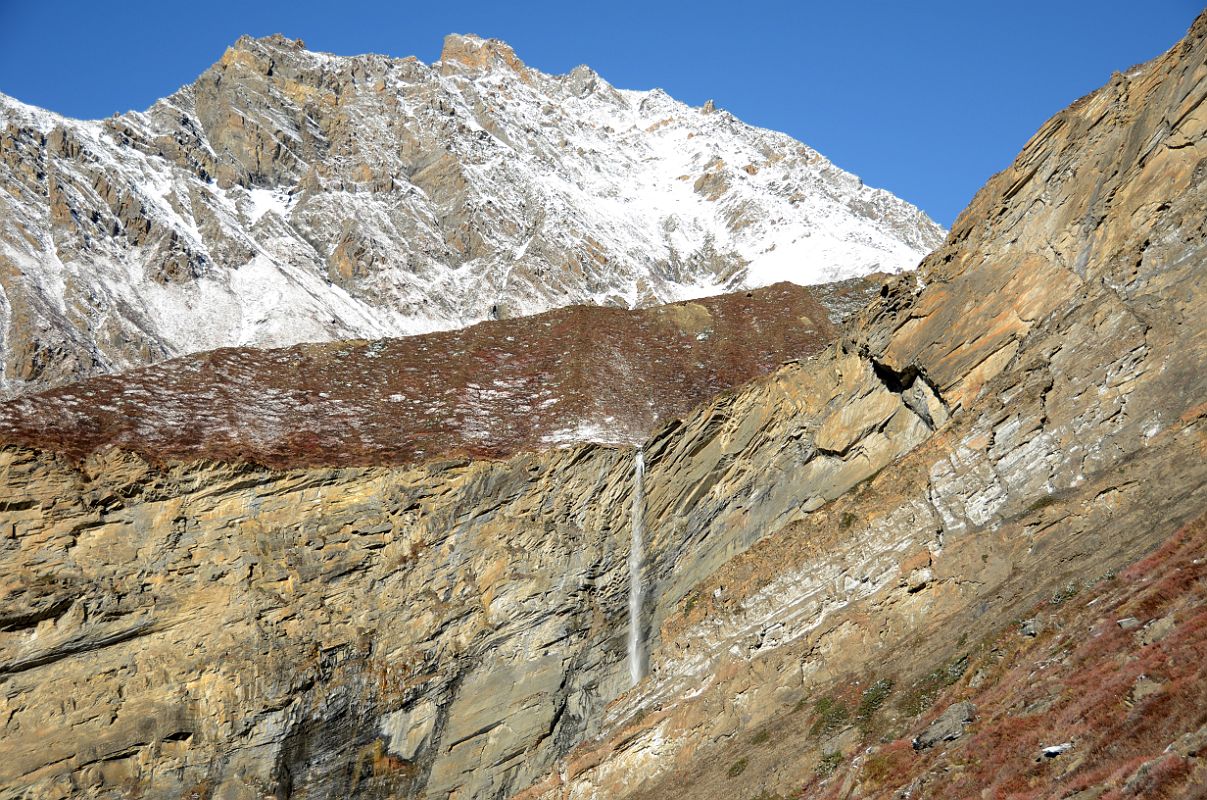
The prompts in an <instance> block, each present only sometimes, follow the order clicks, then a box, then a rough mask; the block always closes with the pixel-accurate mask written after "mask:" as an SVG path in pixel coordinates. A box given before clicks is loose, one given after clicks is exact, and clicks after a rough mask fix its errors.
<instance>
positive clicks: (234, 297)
mask: <svg viewBox="0 0 1207 800" xmlns="http://www.w3.org/2000/svg"><path fill="white" fill-rule="evenodd" d="M0 185H2V186H3V187H4V188H5V189H6V190H7V191H5V192H0V290H2V291H3V295H4V296H3V299H0V325H2V330H3V334H2V335H3V341H2V342H0V345H2V347H3V359H4V363H3V370H4V371H3V375H2V379H0V381H2V382H0V392H2V393H4V394H15V393H20V392H23V391H28V390H31V389H37V388H41V387H45V386H49V385H54V384H56V383H61V382H63V381H65V380H70V379H73V378H77V377H81V376H84V375H90V374H96V373H103V372H112V371H116V370H120V369H124V368H128V367H131V366H135V365H139V364H143V363H149V362H154V361H158V360H162V359H164V358H168V357H172V356H175V355H181V354H184V353H189V352H196V351H200V350H206V349H212V348H216V347H222V346H228V345H258V346H282V345H289V344H293V343H297V342H302V341H323V340H330V339H336V338H356V337H363V338H377V337H384V336H399V335H407V334H412V333H420V332H426V331H432V330H439V329H448V328H455V327H461V326H464V325H466V324H469V323H472V322H475V321H479V320H482V319H486V318H489V317H510V316H521V315H529V314H534V313H538V312H540V311H544V310H547V309H550V308H556V307H560V306H565V305H571V304H580V303H587V304H607V305H620V306H628V307H637V306H643V305H649V304H652V303H658V302H668V301H673V300H680V299H688V298H692V297H699V296H704V295H708V294H714V293H718V292H722V291H728V290H735V289H740V288H751V287H755V286H764V285H769V284H771V283H774V282H776V281H779V280H790V281H793V282H796V283H801V284H812V283H821V282H827V281H832V280H838V279H843V278H848V277H853V276H856V275H863V274H867V273H870V272H875V271H884V272H896V271H900V270H903V269H908V268H912V267H913V266H914V265H915V264H916V262H917V261H918V260H919V259H920V258H921V256H923V255H924V254H925V253H927V252H929V251H930V250H931V249H932V248H933V247H935V246H936V245H937V244H938V243H939V242H940V241H941V240H942V236H943V233H944V232H943V230H942V229H941V228H940V227H939V226H937V225H936V224H935V223H934V222H932V221H931V220H930V219H929V218H927V217H926V216H925V215H924V214H923V213H922V212H920V211H918V210H917V209H916V208H914V207H913V206H911V205H909V204H908V203H905V202H904V201H901V200H899V199H897V198H895V197H893V196H892V195H891V194H889V193H887V192H885V191H883V190H879V189H873V188H870V187H867V186H864V185H863V183H862V182H861V181H860V180H859V179H858V178H856V177H855V176H853V175H851V174H849V173H847V172H844V171H842V170H840V169H838V168H837V167H835V166H833V165H832V164H830V163H829V162H828V161H827V160H826V159H825V158H823V157H822V156H821V155H820V154H818V153H817V152H816V151H814V150H812V149H810V148H809V147H807V146H805V145H803V144H801V143H800V142H797V141H795V140H794V139H792V138H791V137H788V136H786V135H784V134H780V133H775V132H772V131H767V130H762V129H758V128H754V127H751V126H749V125H746V124H744V123H742V122H741V121H739V120H737V119H736V118H735V117H733V116H732V115H730V114H728V113H727V112H725V111H722V110H718V109H714V108H713V107H712V104H711V103H709V104H707V105H706V106H704V107H702V108H691V107H689V106H686V105H684V104H683V103H680V102H678V101H675V100H674V99H672V98H670V97H669V96H668V95H667V94H666V93H665V92H662V91H661V90H657V89H655V90H652V91H632V90H620V89H616V88H614V87H612V86H611V85H609V84H608V83H607V82H606V81H605V80H603V78H601V77H600V76H599V75H597V74H596V73H595V72H593V71H592V70H590V69H589V68H587V67H577V68H576V69H574V70H572V71H571V72H570V73H568V74H566V75H560V76H555V75H548V74H545V73H542V72H540V71H538V70H535V69H532V68H530V67H527V66H526V65H524V64H523V63H522V62H521V61H520V60H519V59H518V58H517V57H516V55H515V53H514V52H513V51H512V50H511V48H510V47H508V46H507V45H505V44H503V43H502V42H498V41H496V40H483V39H480V38H478V37H474V36H459V35H452V36H449V37H448V38H447V39H446V42H445V47H444V51H443V53H442V55H441V58H440V60H439V61H437V62H435V63H433V64H430V65H427V64H423V63H422V62H420V61H418V60H416V59H414V58H405V59H394V58H388V57H385V56H378V55H365V56H352V57H344V56H333V55H328V54H322V53H313V52H309V51H307V50H305V49H304V48H303V46H302V43H301V42H296V41H291V40H288V39H285V38H284V37H280V36H272V37H267V38H265V39H251V38H248V37H244V38H241V39H240V40H239V41H238V42H236V43H235V45H234V46H232V47H231V48H230V49H228V50H227V52H226V53H225V54H224V55H223V57H222V59H221V60H220V61H219V62H218V63H217V64H215V65H214V66H213V67H212V68H210V69H209V70H207V71H206V72H205V73H204V74H203V75H202V76H201V77H199V78H198V80H197V81H196V82H194V83H193V84H191V85H189V86H186V87H184V88H182V89H181V90H180V91H178V92H176V93H175V94H173V95H172V96H170V97H168V98H165V99H164V100H161V101H159V102H157V103H156V104H155V105H153V106H152V107H151V108H150V109H148V110H147V111H145V112H131V113H127V114H123V115H119V116H114V117H111V118H109V119H106V120H101V121H78V120H71V119H66V118H63V117H60V116H57V115H55V114H52V113H50V112H46V111H43V110H41V109H36V108H33V107H31V106H27V105H25V104H22V103H19V102H17V101H14V100H12V99H10V98H6V97H4V96H2V95H0Z"/></svg>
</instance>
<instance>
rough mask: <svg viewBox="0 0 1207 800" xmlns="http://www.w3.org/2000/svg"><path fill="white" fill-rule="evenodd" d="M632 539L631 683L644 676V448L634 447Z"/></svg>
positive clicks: (630, 564) (630, 560) (630, 596)
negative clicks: (642, 570) (642, 574)
mask: <svg viewBox="0 0 1207 800" xmlns="http://www.w3.org/2000/svg"><path fill="white" fill-rule="evenodd" d="M631 529H632V542H631V544H630V545H629V677H630V678H632V680H633V685H634V686H636V685H637V683H638V682H639V681H640V680H641V679H642V678H643V677H645V641H644V638H643V636H642V627H641V606H642V601H643V599H644V588H643V587H642V585H641V567H642V564H643V563H644V561H645V452H644V451H643V450H642V449H641V448H637V456H636V459H635V461H634V464H633V520H632V525H631Z"/></svg>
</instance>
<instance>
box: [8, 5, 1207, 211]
mask: <svg viewBox="0 0 1207 800" xmlns="http://www.w3.org/2000/svg"><path fill="white" fill-rule="evenodd" d="M1201 9H1202V6H1200V5H1198V3H1197V2H1185V1H1183V0H1146V1H1145V2H1138V0H1128V1H1127V2H1123V1H1122V0H1095V1H1094V2H1081V1H1080V0H1078V1H1077V2H1074V1H1072V0H1069V1H1067V2H1066V1H1063V0H1042V2H1040V1H1037V0H1015V1H1014V2H1009V3H998V2H993V3H990V2H979V1H978V0H971V2H970V1H969V0H965V1H964V2H954V1H953V2H948V1H947V0H935V1H934V2H905V1H904V0H898V1H897V2H887V1H884V2H854V1H848V2H841V0H833V2H825V3H822V2H804V1H800V2H760V1H759V0H746V2H724V3H720V2H694V3H665V2H664V3H657V2H651V0H646V2H628V0H624V1H623V2H605V3H572V2H565V1H564V0H562V1H561V2H506V1H505V0H503V1H502V2H500V0H495V2H468V1H462V2H456V1H455V0H454V1H453V2H449V1H448V0H425V2H421V3H416V2H393V3H385V2H375V3H373V2H363V1H362V0H339V2H331V0H326V1H325V2H310V0H294V2H271V1H263V2H261V1H257V2H249V1H248V0H241V1H239V2H235V1H228V0H215V1H214V2H208V3H177V2H164V1H163V0H160V2H142V1H141V0H135V1H133V2H120V3H105V2H95V0H94V1H93V2H68V1H66V0H64V1H62V2H57V3H48V2H42V1H41V0H36V1H32V0H31V1H30V2H17V1H16V0H0V91H3V92H4V93H6V94H9V95H12V96H14V97H16V98H18V99H20V100H23V101H25V102H27V103H33V104H35V105H40V106H45V107H47V108H50V109H52V110H54V111H58V112H60V113H63V114H68V115H71V116H77V117H103V116H108V115H109V114H111V113H114V112H117V111H124V110H126V109H130V108H145V107H146V106H148V105H150V104H151V103H152V102H153V101H154V100H155V99H156V98H158V97H161V96H163V95H165V94H168V93H169V92H171V91H173V90H175V89H176V88H177V87H179V86H180V85H182V84H185V83H188V82H190V81H192V80H193V79H194V78H195V77H196V76H197V75H198V74H199V73H200V72H202V71H203V70H204V69H205V68H206V67H208V66H209V65H210V64H211V63H213V62H214V61H216V60H217V59H218V57H219V56H221V54H222V51H223V50H224V49H225V47H226V46H227V45H228V44H230V43H231V42H233V41H234V40H235V39H236V38H238V36H239V35H240V34H243V33H250V34H252V35H254V36H262V35H266V34H269V33H276V32H280V33H284V34H286V35H288V36H290V37H294V38H301V39H304V40H305V41H306V44H307V46H308V47H310V48H311V49H317V50H325V51H329V52H334V53H342V54H352V53H362V52H378V53H388V54H390V55H394V56H406V55H415V56H418V57H419V58H420V59H422V60H423V61H432V60H435V59H436V58H437V57H438V56H439V53H440V44H441V40H442V39H443V36H444V34H446V33H449V32H453V31H456V32H459V33H477V34H480V35H482V36H494V37H498V38H501V39H504V40H506V41H507V42H509V43H510V44H511V45H512V46H513V47H514V48H515V49H516V52H517V54H518V55H519V56H520V58H522V59H523V60H524V61H525V62H527V63H528V64H530V65H532V66H534V67H537V68H538V69H542V70H545V71H547V72H565V71H567V70H569V69H571V68H573V67H574V66H575V65H577V64H581V63H586V64H590V65H591V66H592V67H594V68H595V69H596V70H597V71H598V72H599V73H600V74H602V75H603V76H604V77H605V78H607V79H608V80H609V81H611V82H612V83H613V84H615V85H617V86H621V87H624V88H632V89H645V88H653V87H655V86H657V87H661V88H663V89H665V90H666V91H667V92H669V93H670V94H671V95H672V96H674V97H676V98H678V99H680V100H683V101H685V102H688V103H691V104H693V105H698V104H700V103H703V102H704V101H705V100H707V99H709V98H713V99H715V100H716V103H717V105H718V106H721V107H723V108H726V109H728V110H729V111H731V112H733V113H734V114H736V115H737V116H738V117H740V118H742V119H743V120H745V121H747V122H750V123H752V124H755V125H762V126H765V127H768V128H774V129H777V130H782V131H786V132H787V133H789V134H791V135H793V136H795V137H796V138H798V139H800V140H802V141H804V142H806V143H807V144H809V145H811V146H812V147H815V148H816V149H818V150H820V151H821V152H822V153H823V154H824V155H826V156H827V157H829V158H830V159H831V160H832V161H834V162H835V163H837V164H838V165H839V166H841V167H843V168H845V169H848V170H851V171H852V172H855V173H856V174H858V175H860V176H861V177H862V178H863V179H864V180H865V181H866V182H867V183H869V184H872V185H874V186H883V187H885V188H887V189H888V190H890V191H892V192H894V193H895V194H898V195H900V196H901V197H904V198H905V199H907V200H909V201H911V202H913V203H915V204H917V205H919V206H921V207H922V208H923V209H925V210H926V211H927V212H929V213H930V214H931V215H932V216H933V217H934V218H935V219H936V220H938V221H939V222H940V223H942V224H944V225H950V224H951V222H952V220H953V219H954V218H955V216H956V214H957V213H959V211H960V210H961V209H962V208H963V207H964V205H966V204H967V202H968V201H969V200H970V199H971V197H972V195H973V193H974V192H975V191H976V190H977V189H978V188H979V187H980V186H981V184H982V183H984V181H985V179H986V178H988V177H989V176H990V175H992V174H993V173H994V172H996V171H998V170H1000V169H1002V168H1004V167H1006V166H1007V165H1008V164H1009V163H1010V161H1011V159H1013V157H1014V156H1015V154H1016V153H1017V152H1018V150H1019V149H1020V148H1021V147H1022V145H1023V144H1024V143H1025V142H1026V140H1027V139H1028V138H1029V137H1030V135H1031V134H1032V133H1033V132H1034V131H1035V129H1036V128H1038V127H1039V125H1040V124H1042V123H1043V121H1044V120H1045V119H1047V118H1048V117H1049V116H1051V115H1052V114H1054V113H1056V112H1057V111H1059V110H1060V109H1061V108H1063V107H1064V106H1065V105H1067V104H1068V103H1070V102H1071V101H1073V100H1075V99H1076V98H1078V97H1080V96H1081V95H1083V94H1085V93H1086V92H1088V91H1090V90H1092V89H1094V88H1096V87H1098V86H1100V85H1102V84H1103V83H1105V82H1106V81H1107V80H1109V78H1110V76H1111V72H1112V71H1114V70H1124V69H1126V68H1127V67H1129V66H1131V65H1133V64H1135V63H1138V62H1140V61H1145V60H1147V59H1149V58H1151V57H1153V56H1155V55H1158V54H1159V53H1161V52H1162V51H1164V50H1165V49H1167V48H1168V47H1170V46H1171V45H1173V43H1174V42H1175V41H1176V40H1177V39H1178V38H1180V37H1181V36H1182V35H1183V34H1184V33H1185V31H1186V29H1187V28H1188V27H1189V26H1190V23H1191V22H1192V20H1193V18H1194V16H1195V15H1196V14H1197V13H1198V12H1199V11H1200V10H1201Z"/></svg>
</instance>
